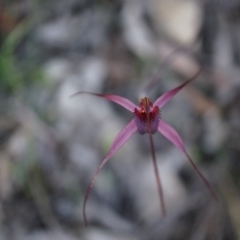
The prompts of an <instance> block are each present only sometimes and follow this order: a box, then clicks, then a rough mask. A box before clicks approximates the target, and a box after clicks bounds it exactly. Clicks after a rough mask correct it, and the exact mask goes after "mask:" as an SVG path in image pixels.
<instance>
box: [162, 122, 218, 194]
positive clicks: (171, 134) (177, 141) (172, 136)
mask: <svg viewBox="0 0 240 240" xmlns="http://www.w3.org/2000/svg"><path fill="white" fill-rule="evenodd" d="M158 131H159V132H160V133H161V134H162V135H163V136H164V137H166V138H167V139H168V140H169V141H170V142H172V143H173V144H174V145H175V146H176V147H177V148H179V149H180V150H181V151H182V152H183V153H184V154H185V155H186V157H187V158H188V160H189V161H190V163H191V165H192V166H193V168H194V170H195V171H196V172H197V174H198V175H199V177H200V178H201V179H202V180H203V182H204V184H205V185H206V187H207V188H208V190H209V191H210V193H211V194H212V196H213V197H214V198H215V199H218V198H217V195H216V193H215V191H214V190H213V188H212V186H211V185H210V183H209V182H208V180H207V179H206V178H205V177H204V176H203V175H202V173H201V172H200V171H199V170H198V168H197V166H196V165H195V163H194V162H193V160H192V159H191V157H190V156H189V154H188V153H187V151H186V149H185V146H184V143H183V141H182V139H181V137H180V136H179V134H178V133H177V132H176V130H175V129H174V128H173V127H172V126H170V125H168V124H167V123H166V122H164V121H163V120H162V119H161V120H160V122H159V125H158Z"/></svg>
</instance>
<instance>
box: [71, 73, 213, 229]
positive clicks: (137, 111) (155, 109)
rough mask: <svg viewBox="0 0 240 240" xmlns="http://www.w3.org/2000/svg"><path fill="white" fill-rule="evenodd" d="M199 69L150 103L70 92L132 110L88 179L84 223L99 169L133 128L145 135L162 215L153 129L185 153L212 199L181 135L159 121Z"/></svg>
mask: <svg viewBox="0 0 240 240" xmlns="http://www.w3.org/2000/svg"><path fill="white" fill-rule="evenodd" d="M200 72H201V71H198V72H197V74H195V76H193V77H192V78H190V79H189V80H187V81H186V82H184V83H183V84H181V85H180V86H178V87H176V88H174V89H172V90H170V91H168V92H167V93H165V94H163V95H162V96H160V97H159V98H158V99H157V100H156V101H155V102H154V103H152V102H151V100H150V99H149V98H147V97H145V98H142V99H141V101H140V105H139V106H137V105H135V104H134V103H133V102H131V101H130V100H128V99H126V98H123V97H120V96H117V95H108V94H99V93H91V92H85V91H80V92H77V93H75V94H74V95H73V96H76V95H79V94H91V95H95V96H97V97H102V98H105V99H108V100H110V101H112V102H115V103H117V104H119V105H121V106H122V107H124V108H126V109H127V110H129V111H130V112H132V114H133V115H134V117H133V119H132V120H131V121H130V123H128V125H127V126H126V127H125V128H124V129H123V130H122V131H121V132H120V133H119V134H118V135H117V136H116V138H115V140H114V141H113V144H112V146H111V148H110V150H109V152H108V153H107V155H106V157H105V158H104V159H103V161H102V163H101V164H100V166H99V167H98V169H97V172H96V173H95V175H94V177H93V179H92V181H91V182H90V184H89V186H88V188H87V191H86V194H85V198H84V202H83V217H84V223H85V225H87V217H86V203H87V200H88V197H89V194H90V192H91V190H92V187H93V185H94V183H95V180H96V178H97V176H98V174H99V172H100V170H101V169H102V168H103V166H104V165H105V164H106V163H107V162H108V161H109V159H110V158H111V157H112V156H113V155H114V154H115V153H116V152H117V151H118V150H119V149H120V148H121V147H122V146H123V145H124V144H125V143H126V142H127V141H128V140H129V138H130V137H131V136H132V135H133V134H134V133H135V132H136V131H138V132H139V133H140V134H145V133H147V134H148V135H149V141H150V148H151V154H152V159H153V165H154V172H155V176H156V182H157V187H158V193H159V198H160V207H161V209H162V214H163V215H164V216H165V215H166V209H165V204H164V198H163V191H162V187H161V181H160V177H159V173H158V168H157V162H156V156H155V149H154V143H153V137H152V135H153V134H154V133H156V132H157V131H158V132H160V133H161V134H162V135H163V136H164V137H165V138H167V139H168V140H169V141H170V142H172V143H173V144H174V145H175V146H176V147H177V148H178V149H180V150H181V151H182V152H183V153H184V154H185V156H186V157H187V158H188V160H189V162H190V164H191V165H192V166H193V168H194V170H195V171H196V173H197V174H198V175H199V177H200V178H201V179H202V181H203V182H204V184H205V185H206V187H207V188H208V190H209V191H210V193H211V194H212V196H213V197H214V198H215V199H217V195H216V193H215V191H214V190H213V188H212V186H211V185H210V183H209V182H208V181H207V179H206V178H205V177H204V176H203V175H202V173H201V172H200V171H199V170H198V168H197V166H196V165H195V163H194V162H193V161H192V159H191V157H190V156H189V154H188V153H187V151H186V149H185V146H184V143H183V141H182V139H181V137H180V136H179V134H178V133H177V132H176V130H175V129H174V128H173V127H171V126H170V125H169V124H167V123H166V122H165V121H163V120H162V119H161V117H160V112H161V108H162V107H163V106H164V105H165V104H166V103H167V102H168V101H169V100H171V99H172V98H173V97H174V96H175V95H176V94H177V93H178V92H179V91H180V90H181V89H182V88H184V87H185V86H186V85H187V84H188V83H190V82H191V81H192V80H194V79H195V78H196V77H197V76H198V75H199V74H200Z"/></svg>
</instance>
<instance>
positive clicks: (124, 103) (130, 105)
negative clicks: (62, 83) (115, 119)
mask: <svg viewBox="0 0 240 240" xmlns="http://www.w3.org/2000/svg"><path fill="white" fill-rule="evenodd" d="M79 94H91V95H95V96H97V97H102V98H105V99H108V100H110V101H112V102H115V103H117V104H119V105H121V106H122V107H124V108H126V109H127V110H129V111H130V112H133V111H134V109H135V108H137V105H136V104H134V103H133V102H131V101H130V100H128V99H127V98H124V97H120V96H117V95H109V94H100V93H93V92H85V91H80V92H77V93H74V94H73V95H72V96H71V97H75V96H76V95H79Z"/></svg>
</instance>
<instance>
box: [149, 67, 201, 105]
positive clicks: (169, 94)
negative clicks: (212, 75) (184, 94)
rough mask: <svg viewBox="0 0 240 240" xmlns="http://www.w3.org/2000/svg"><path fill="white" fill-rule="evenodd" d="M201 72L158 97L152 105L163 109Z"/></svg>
mask: <svg viewBox="0 0 240 240" xmlns="http://www.w3.org/2000/svg"><path fill="white" fill-rule="evenodd" d="M201 72H202V70H201V69H200V70H199V71H198V72H197V73H196V74H195V75H194V76H193V77H191V78H190V79H189V80H187V81H186V82H184V83H183V84H181V85H180V86H178V87H176V88H174V89H172V90H170V91H168V92H166V93H165V94H163V95H162V96H161V97H159V98H158V99H157V100H156V101H155V102H154V103H153V106H158V107H159V108H161V107H163V106H164V105H165V104H166V103H167V102H168V101H169V100H171V99H172V98H173V97H174V96H175V95H176V94H177V93H178V92H179V91H180V90H181V89H182V88H184V87H185V86H186V85H187V84H188V83H190V82H191V81H193V80H194V79H195V78H196V77H198V75H199V74H200V73H201Z"/></svg>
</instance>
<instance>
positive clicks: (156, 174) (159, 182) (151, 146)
mask: <svg viewBox="0 0 240 240" xmlns="http://www.w3.org/2000/svg"><path fill="white" fill-rule="evenodd" d="M149 141H150V149H151V154H152V159H153V167H154V173H155V177H156V181H157V188H158V194H159V199H160V207H161V210H162V215H163V216H164V217H166V215H167V214H166V208H165V203H164V197H163V190H162V185H161V181H160V176H159V172H158V167H157V161H156V154H155V147H154V142H153V136H152V134H151V133H150V132H149Z"/></svg>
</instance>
